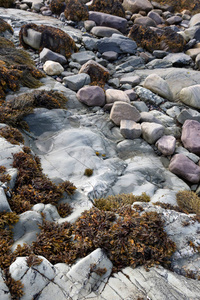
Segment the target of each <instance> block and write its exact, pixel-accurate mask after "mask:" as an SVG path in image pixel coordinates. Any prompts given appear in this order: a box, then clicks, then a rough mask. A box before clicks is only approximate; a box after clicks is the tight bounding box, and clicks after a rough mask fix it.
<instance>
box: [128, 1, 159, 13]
mask: <svg viewBox="0 0 200 300" xmlns="http://www.w3.org/2000/svg"><path fill="white" fill-rule="evenodd" d="M123 7H124V9H125V10H129V11H131V12H132V13H137V12H139V11H140V10H144V11H146V12H149V11H150V10H151V9H152V8H153V6H152V5H151V3H150V2H149V1H148V0H124V2H123Z"/></svg>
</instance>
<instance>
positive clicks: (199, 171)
mask: <svg viewBox="0 0 200 300" xmlns="http://www.w3.org/2000/svg"><path fill="white" fill-rule="evenodd" d="M169 170H170V171H171V172H172V173H174V174H176V175H178V176H180V177H181V178H183V179H186V180H187V181H189V182H191V183H198V182H199V180H200V167H199V166H197V165H196V164H195V163H194V162H193V161H192V160H191V159H189V158H188V157H186V156H185V155H184V154H175V155H174V156H173V158H172V159H171V161H170V165H169Z"/></svg>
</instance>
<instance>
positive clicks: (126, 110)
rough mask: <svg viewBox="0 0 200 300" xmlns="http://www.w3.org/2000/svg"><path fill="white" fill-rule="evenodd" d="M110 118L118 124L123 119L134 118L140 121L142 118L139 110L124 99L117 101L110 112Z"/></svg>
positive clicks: (133, 119)
mask: <svg viewBox="0 0 200 300" xmlns="http://www.w3.org/2000/svg"><path fill="white" fill-rule="evenodd" d="M110 119H111V120H112V121H113V122H114V123H115V124H116V125H117V126H119V125H120V122H121V120H123V119H125V120H132V121H135V122H138V121H139V120H140V113H139V111H138V110H137V109H136V108H135V107H134V106H132V105H130V104H129V103H126V102H122V101H116V102H115V103H114V104H113V107H112V109H111V112H110Z"/></svg>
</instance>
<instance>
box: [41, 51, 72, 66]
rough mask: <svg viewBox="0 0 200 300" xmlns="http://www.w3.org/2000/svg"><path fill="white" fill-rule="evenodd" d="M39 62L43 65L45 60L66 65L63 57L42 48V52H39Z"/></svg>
mask: <svg viewBox="0 0 200 300" xmlns="http://www.w3.org/2000/svg"><path fill="white" fill-rule="evenodd" d="M40 60H41V62H43V63H45V62H46V61H47V60H52V61H55V62H58V63H60V64H61V65H64V64H66V63H67V59H66V58H65V56H63V55H61V54H59V53H56V52H53V51H51V50H50V49H47V48H43V49H42V51H41V52H40Z"/></svg>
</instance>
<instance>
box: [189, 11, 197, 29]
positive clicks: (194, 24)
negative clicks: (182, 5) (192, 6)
mask: <svg viewBox="0 0 200 300" xmlns="http://www.w3.org/2000/svg"><path fill="white" fill-rule="evenodd" d="M197 25H200V13H198V14H195V15H194V16H192V18H191V19H190V23H189V26H190V27H192V26H197Z"/></svg>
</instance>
